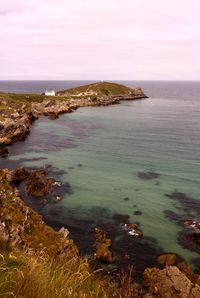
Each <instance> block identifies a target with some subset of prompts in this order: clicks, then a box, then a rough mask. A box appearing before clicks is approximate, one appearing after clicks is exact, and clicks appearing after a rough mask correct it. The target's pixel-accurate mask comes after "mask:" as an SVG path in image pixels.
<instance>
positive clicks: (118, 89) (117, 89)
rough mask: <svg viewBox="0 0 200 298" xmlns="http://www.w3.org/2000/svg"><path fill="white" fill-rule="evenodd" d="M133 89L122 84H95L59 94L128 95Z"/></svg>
mask: <svg viewBox="0 0 200 298" xmlns="http://www.w3.org/2000/svg"><path fill="white" fill-rule="evenodd" d="M132 90H133V89H131V88H129V87H126V86H124V85H121V84H116V83H110V82H98V83H94V84H89V85H84V86H80V87H76V88H70V89H66V90H63V91H60V92H59V94H60V95H62V94H72V95H73V94H78V93H81V92H88V91H93V92H97V93H98V95H109V94H110V95H124V94H128V93H129V92H130V91H132Z"/></svg>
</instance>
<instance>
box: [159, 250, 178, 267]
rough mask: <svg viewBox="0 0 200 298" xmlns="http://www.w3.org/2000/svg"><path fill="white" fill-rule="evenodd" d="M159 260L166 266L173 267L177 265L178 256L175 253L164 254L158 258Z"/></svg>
mask: <svg viewBox="0 0 200 298" xmlns="http://www.w3.org/2000/svg"><path fill="white" fill-rule="evenodd" d="M157 260H158V262H159V263H160V264H162V265H164V266H172V265H175V263H176V255H175V254H173V253H164V254H161V255H160V256H158V258H157Z"/></svg>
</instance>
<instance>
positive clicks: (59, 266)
mask: <svg viewBox="0 0 200 298" xmlns="http://www.w3.org/2000/svg"><path fill="white" fill-rule="evenodd" d="M98 273H99V272H97V271H96V272H91V271H90V268H89V266H88V262H87V259H86V258H74V259H72V260H70V261H68V262H66V263H63V261H62V262H61V261H58V260H52V259H51V260H50V261H49V260H48V259H47V258H45V257H44V256H41V257H40V258H38V257H37V258H36V257H31V256H26V255H22V253H21V252H15V253H10V254H8V253H7V254H4V255H0V298H1V297H3V298H11V297H16V298H68V297H70V298H139V297H143V296H142V292H141V287H140V286H139V285H137V284H135V283H134V282H133V279H132V270H131V269H130V270H129V271H128V273H127V272H122V273H121V275H120V278H119V282H118V283H116V282H113V281H112V280H111V279H110V278H108V277H100V274H98Z"/></svg>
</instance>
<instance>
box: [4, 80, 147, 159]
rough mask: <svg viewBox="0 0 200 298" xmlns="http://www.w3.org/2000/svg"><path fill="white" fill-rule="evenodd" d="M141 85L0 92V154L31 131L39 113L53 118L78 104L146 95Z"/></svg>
mask: <svg viewBox="0 0 200 298" xmlns="http://www.w3.org/2000/svg"><path fill="white" fill-rule="evenodd" d="M146 97H147V96H146V95H145V94H144V92H143V90H142V89H141V88H135V89H132V88H129V87H126V86H123V85H120V84H115V83H108V82H100V83H94V84H90V85H86V86H81V87H77V88H73V89H67V90H64V91H59V92H57V93H56V96H45V95H44V94H42V95H39V94H14V93H3V92H1V93H0V150H1V151H0V155H1V156H6V154H7V153H8V151H7V149H5V147H6V146H8V145H11V144H13V143H14V142H16V141H21V140H23V139H24V138H25V137H26V135H27V134H28V133H29V132H30V124H31V123H32V122H33V121H34V120H35V119H37V118H38V117H39V116H41V115H43V116H47V117H49V118H50V119H56V118H57V117H58V115H59V114H62V113H70V112H73V111H74V110H76V109H77V108H79V107H85V106H107V105H111V104H118V103H119V102H120V101H121V100H135V99H142V98H146Z"/></svg>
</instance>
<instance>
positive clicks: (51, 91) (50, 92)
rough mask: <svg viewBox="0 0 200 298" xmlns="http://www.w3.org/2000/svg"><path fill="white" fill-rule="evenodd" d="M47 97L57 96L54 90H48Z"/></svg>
mask: <svg viewBox="0 0 200 298" xmlns="http://www.w3.org/2000/svg"><path fill="white" fill-rule="evenodd" d="M45 95H46V96H56V92H55V91H54V90H46V91H45Z"/></svg>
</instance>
